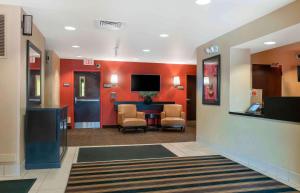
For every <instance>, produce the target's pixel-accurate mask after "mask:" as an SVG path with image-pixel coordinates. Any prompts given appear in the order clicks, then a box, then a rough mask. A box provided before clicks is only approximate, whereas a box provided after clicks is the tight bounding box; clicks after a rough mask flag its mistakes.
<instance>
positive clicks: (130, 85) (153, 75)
mask: <svg viewBox="0 0 300 193" xmlns="http://www.w3.org/2000/svg"><path fill="white" fill-rule="evenodd" d="M134 75H137V76H139V75H140V76H159V90H157V91H149V90H139V91H137V90H132V76H134ZM130 90H131V92H160V90H161V75H160V74H131V76H130Z"/></svg>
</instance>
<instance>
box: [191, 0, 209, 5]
mask: <svg viewBox="0 0 300 193" xmlns="http://www.w3.org/2000/svg"><path fill="white" fill-rule="evenodd" d="M195 3H196V4H198V5H207V4H210V3H211V0H197V1H196V2H195Z"/></svg>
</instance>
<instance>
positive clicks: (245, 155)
mask: <svg viewBox="0 0 300 193" xmlns="http://www.w3.org/2000/svg"><path fill="white" fill-rule="evenodd" d="M299 10H300V1H295V2H294V3H292V4H290V5H288V6H286V7H284V8H282V9H279V10H277V11H275V12H273V13H271V14H268V15H266V16H264V17H262V18H260V19H258V20H256V21H254V22H251V23H249V24H247V25H245V26H243V27H241V28H239V29H237V30H234V31H232V32H230V33H228V34H225V35H223V36H221V37H219V38H217V39H215V40H213V41H210V42H208V43H206V44H204V45H202V46H200V47H199V48H198V49H197V57H198V58H197V60H198V85H199V86H198V88H197V96H198V97H197V99H198V101H197V110H198V111H197V141H199V142H202V143H206V144H208V145H210V146H212V147H214V148H215V149H218V150H219V151H220V152H223V154H226V155H231V157H236V158H238V159H243V160H244V161H245V160H246V162H248V163H251V164H253V165H255V167H256V168H259V167H260V168H261V167H262V166H265V165H268V166H269V167H270V168H276V172H277V173H280V172H281V171H288V172H287V174H288V175H291V176H289V177H290V179H292V178H293V176H292V175H293V174H294V175H295V176H298V177H299V175H300V164H299V163H300V151H299V147H300V124H296V123H291V122H284V121H276V120H269V119H262V118H251V117H244V116H237V115H230V114H229V113H228V112H229V109H230V104H229V101H230V98H229V97H230V49H231V47H232V46H235V45H239V44H241V43H244V42H247V41H250V40H253V39H257V38H259V37H262V36H264V35H267V34H269V33H272V32H275V31H278V30H281V29H283V28H286V27H289V26H291V25H295V24H297V23H300V12H299ZM211 45H219V46H220V50H221V51H220V52H221V57H222V59H221V62H222V65H221V68H222V70H221V72H222V74H221V77H222V78H221V106H205V105H202V102H201V100H202V98H201V97H202V88H201V79H202V77H203V76H202V65H201V64H202V60H203V59H204V58H207V57H209V56H207V55H206V54H205V53H204V51H203V50H204V48H206V47H208V46H211ZM245 81H249V80H245ZM293 180H298V181H297V182H299V183H300V177H299V178H296V177H295V178H293Z"/></svg>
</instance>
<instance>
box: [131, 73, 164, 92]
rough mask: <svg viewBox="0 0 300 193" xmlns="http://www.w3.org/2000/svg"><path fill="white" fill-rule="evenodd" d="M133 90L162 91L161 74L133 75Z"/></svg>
mask: <svg viewBox="0 0 300 193" xmlns="http://www.w3.org/2000/svg"><path fill="white" fill-rule="evenodd" d="M131 91H160V75H139V74H133V75H131Z"/></svg>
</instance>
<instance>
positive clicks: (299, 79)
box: [297, 66, 300, 82]
mask: <svg viewBox="0 0 300 193" xmlns="http://www.w3.org/2000/svg"><path fill="white" fill-rule="evenodd" d="M297 68H298V82H300V66H297Z"/></svg>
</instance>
